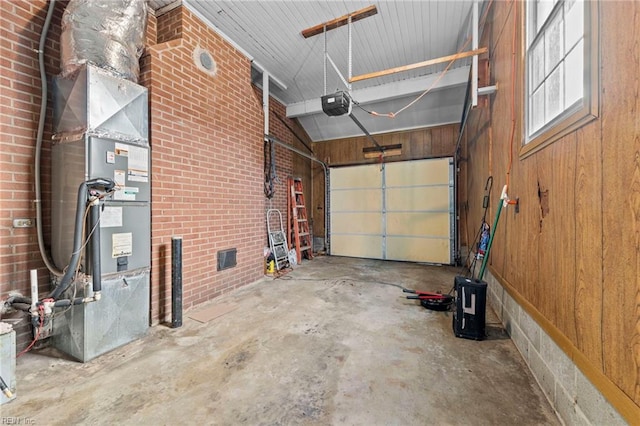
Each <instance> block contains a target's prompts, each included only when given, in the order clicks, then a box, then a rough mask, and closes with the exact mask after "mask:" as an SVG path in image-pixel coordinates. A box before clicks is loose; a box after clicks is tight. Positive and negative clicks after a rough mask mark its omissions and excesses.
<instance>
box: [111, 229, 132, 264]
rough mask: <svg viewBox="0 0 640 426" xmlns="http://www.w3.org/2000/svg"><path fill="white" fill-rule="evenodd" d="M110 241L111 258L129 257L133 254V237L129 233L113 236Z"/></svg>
mask: <svg viewBox="0 0 640 426" xmlns="http://www.w3.org/2000/svg"><path fill="white" fill-rule="evenodd" d="M111 237H112V239H111V242H112V244H111V257H112V258H114V259H115V258H117V257H121V256H131V255H132V254H133V235H132V234H131V232H123V233H122V234H113V235H112V236H111Z"/></svg>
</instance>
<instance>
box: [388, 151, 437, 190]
mask: <svg viewBox="0 0 640 426" xmlns="http://www.w3.org/2000/svg"><path fill="white" fill-rule="evenodd" d="M385 167H386V170H385V171H386V176H385V181H386V184H387V186H414V185H434V184H442V185H448V184H449V159H448V158H440V159H435V160H422V161H403V162H398V163H389V164H387V165H386V166H385Z"/></svg>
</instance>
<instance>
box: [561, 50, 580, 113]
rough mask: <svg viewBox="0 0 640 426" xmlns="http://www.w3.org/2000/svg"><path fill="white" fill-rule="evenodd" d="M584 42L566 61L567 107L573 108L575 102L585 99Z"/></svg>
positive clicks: (565, 88) (565, 85)
mask: <svg viewBox="0 0 640 426" xmlns="http://www.w3.org/2000/svg"><path fill="white" fill-rule="evenodd" d="M583 49H584V42H583V41H582V40H580V43H578V45H577V46H576V47H575V48H574V49H573V50H572V51H571V52H570V53H569V54H568V55H567V58H566V59H565V61H564V69H565V78H564V81H565V84H564V90H565V94H564V97H565V105H566V107H569V106H571V105H572V104H573V103H574V102H576V101H577V100H579V99H581V98H582V97H583V93H582V92H583V91H584V84H583V82H584V66H583V64H584V60H583V57H584V51H583Z"/></svg>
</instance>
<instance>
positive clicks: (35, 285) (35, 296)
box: [31, 269, 38, 314]
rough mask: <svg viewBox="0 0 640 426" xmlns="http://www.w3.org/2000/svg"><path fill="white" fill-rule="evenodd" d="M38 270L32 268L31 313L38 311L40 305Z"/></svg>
mask: <svg viewBox="0 0 640 426" xmlns="http://www.w3.org/2000/svg"><path fill="white" fill-rule="evenodd" d="M36 303H38V270H37V269H32V270H31V313H32V314H34V313H37V312H38V307H37V305H36Z"/></svg>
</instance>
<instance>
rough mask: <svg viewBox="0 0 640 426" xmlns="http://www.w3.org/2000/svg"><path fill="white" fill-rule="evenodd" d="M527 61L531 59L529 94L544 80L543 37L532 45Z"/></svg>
mask: <svg viewBox="0 0 640 426" xmlns="http://www.w3.org/2000/svg"><path fill="white" fill-rule="evenodd" d="M529 61H531V84H530V87H529V94H531V93H533V92H534V91H535V90H536V89H537V88H538V86H539V85H540V83H542V80H544V37H542V38H540V39H539V40H538V41H537V43H536V44H535V46H533V47H532V50H531V53H530V56H529Z"/></svg>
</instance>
